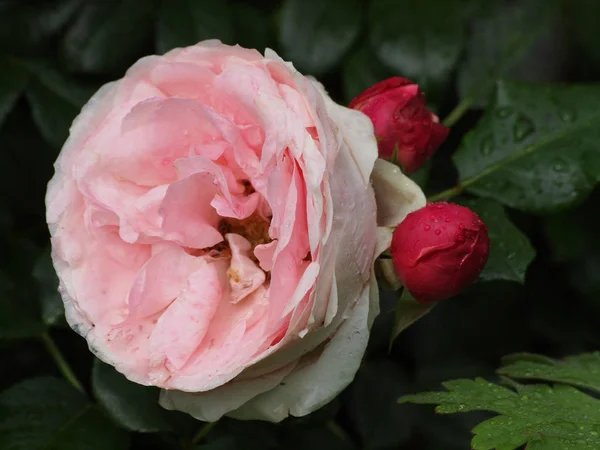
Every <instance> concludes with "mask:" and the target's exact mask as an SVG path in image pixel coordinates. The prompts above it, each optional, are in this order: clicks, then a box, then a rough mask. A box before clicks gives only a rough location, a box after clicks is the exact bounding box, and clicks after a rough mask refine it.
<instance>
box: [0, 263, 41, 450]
mask: <svg viewBox="0 0 600 450" xmlns="http://www.w3.org/2000/svg"><path fill="white" fill-rule="evenodd" d="M29 294H31V292H30V291H25V292H24V291H22V290H20V289H18V287H17V286H16V284H15V283H14V282H13V280H11V279H10V278H9V277H8V276H7V275H6V274H5V273H3V272H2V271H0V311H2V313H1V314H0V342H1V341H3V340H5V339H6V340H12V339H24V338H30V337H35V336H39V334H40V333H41V332H42V329H43V326H42V321H41V319H40V311H39V306H38V305H37V304H36V302H35V299H33V298H32V297H31V296H30V295H29ZM0 422H1V421H0ZM1 448H2V447H0V449H1Z"/></svg>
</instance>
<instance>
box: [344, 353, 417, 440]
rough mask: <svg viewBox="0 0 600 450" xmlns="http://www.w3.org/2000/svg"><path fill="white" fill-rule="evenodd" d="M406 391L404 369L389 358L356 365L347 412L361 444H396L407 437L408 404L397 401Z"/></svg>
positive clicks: (406, 380)
mask: <svg viewBox="0 0 600 450" xmlns="http://www.w3.org/2000/svg"><path fill="white" fill-rule="evenodd" d="M406 392H410V382H409V380H408V377H407V375H406V373H405V372H404V371H403V370H402V368H401V367H400V366H398V365H397V364H395V363H393V362H392V361H390V360H388V359H380V360H374V361H370V362H366V363H365V364H363V366H362V367H361V368H360V369H359V371H358V373H357V374H356V378H355V379H354V382H353V383H352V385H351V387H350V402H349V404H348V413H349V415H350V417H351V418H352V422H353V425H354V427H353V428H354V429H356V431H357V432H358V434H359V435H360V437H361V440H362V444H363V446H364V447H366V448H369V449H380V448H383V449H385V448H398V446H399V445H400V444H401V443H403V442H405V441H407V440H408V438H409V437H410V435H411V426H412V423H411V408H410V407H406V406H400V407H399V406H398V404H397V402H396V399H397V398H398V397H399V396H400V395H402V394H404V393H406ZM375 411H376V412H377V413H376V414H374V412H375Z"/></svg>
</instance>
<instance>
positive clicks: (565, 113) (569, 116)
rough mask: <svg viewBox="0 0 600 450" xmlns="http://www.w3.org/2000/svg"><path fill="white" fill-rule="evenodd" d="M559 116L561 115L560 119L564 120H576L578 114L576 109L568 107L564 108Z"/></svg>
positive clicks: (568, 121)
mask: <svg viewBox="0 0 600 450" xmlns="http://www.w3.org/2000/svg"><path fill="white" fill-rule="evenodd" d="M558 116H559V117H560V120H562V121H563V122H567V123H570V122H573V121H574V120H575V117H576V114H575V112H574V111H570V110H568V109H563V110H561V111H560V112H559V113H558Z"/></svg>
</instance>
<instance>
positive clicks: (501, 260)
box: [461, 199, 535, 283]
mask: <svg viewBox="0 0 600 450" xmlns="http://www.w3.org/2000/svg"><path fill="white" fill-rule="evenodd" d="M461 203H462V204H463V205H465V206H467V207H469V208H471V209H472V210H473V211H475V212H476V213H477V214H478V215H479V217H480V218H481V220H483V221H484V222H485V224H486V225H487V226H488V229H489V237H490V241H491V246H490V256H489V259H488V262H487V264H486V266H485V268H484V269H483V272H482V273H481V275H480V277H481V278H482V279H483V280H508V281H516V282H518V283H524V282H525V273H526V272H527V267H528V266H529V264H530V263H531V261H533V258H534V257H535V249H534V248H533V247H532V246H531V244H530V243H529V240H528V239H527V237H526V236H525V235H524V234H523V233H521V231H520V230H519V229H518V228H517V227H515V226H514V225H513V224H512V222H511V221H510V220H509V219H508V217H506V213H505V211H504V208H503V207H502V205H500V204H499V203H497V202H495V201H493V200H487V199H476V200H465V201H462V202H461Z"/></svg>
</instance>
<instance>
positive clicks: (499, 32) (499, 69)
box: [458, 0, 559, 105]
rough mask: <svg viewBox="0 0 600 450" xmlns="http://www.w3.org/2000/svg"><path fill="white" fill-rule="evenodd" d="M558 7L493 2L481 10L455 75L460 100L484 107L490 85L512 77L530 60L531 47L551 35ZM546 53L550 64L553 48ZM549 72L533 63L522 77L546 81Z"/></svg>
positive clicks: (542, 2)
mask: <svg viewBox="0 0 600 450" xmlns="http://www.w3.org/2000/svg"><path fill="white" fill-rule="evenodd" d="M558 6H559V4H558V1H557V0H523V1H519V2H512V3H508V2H505V1H500V2H493V3H492V4H491V7H488V8H482V11H483V15H482V17H479V18H477V19H476V20H474V23H473V27H472V32H471V34H470V36H469V38H468V40H467V50H466V56H465V60H464V62H463V63H462V64H461V67H460V70H459V73H458V90H459V95H460V96H461V98H463V99H465V98H468V100H469V101H471V102H473V103H476V104H478V105H485V104H486V103H487V102H488V99H489V97H490V95H491V94H492V91H493V88H494V84H495V83H496V82H497V81H498V80H499V79H503V78H504V79H505V78H513V76H512V75H514V72H515V70H516V69H517V68H518V67H519V66H521V65H523V64H526V63H527V61H528V60H530V59H532V57H531V55H529V54H528V51H530V50H531V49H532V46H533V45H534V44H535V43H536V42H538V41H539V40H540V38H541V37H544V36H547V35H549V34H551V33H553V32H555V30H556V22H557V19H558V14H559V8H558ZM548 54H549V55H551V56H550V57H549V58H547V59H550V60H551V61H550V62H552V63H554V62H556V61H557V60H558V59H557V49H556V46H555V47H553V48H552V49H551V50H550V52H548ZM546 66H547V64H546ZM534 69H536V70H534ZM551 72H552V70H549V68H548V67H545V66H544V64H541V63H540V61H537V64H536V66H535V67H534V68H531V67H530V68H529V70H528V71H527V73H525V74H523V75H522V77H523V76H524V77H527V78H525V80H531V78H532V76H533V75H537V77H535V78H537V79H538V80H539V79H542V80H547V76H548V74H550V73H551ZM522 77H519V79H521V80H523V78H522ZM531 81H533V80H531Z"/></svg>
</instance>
